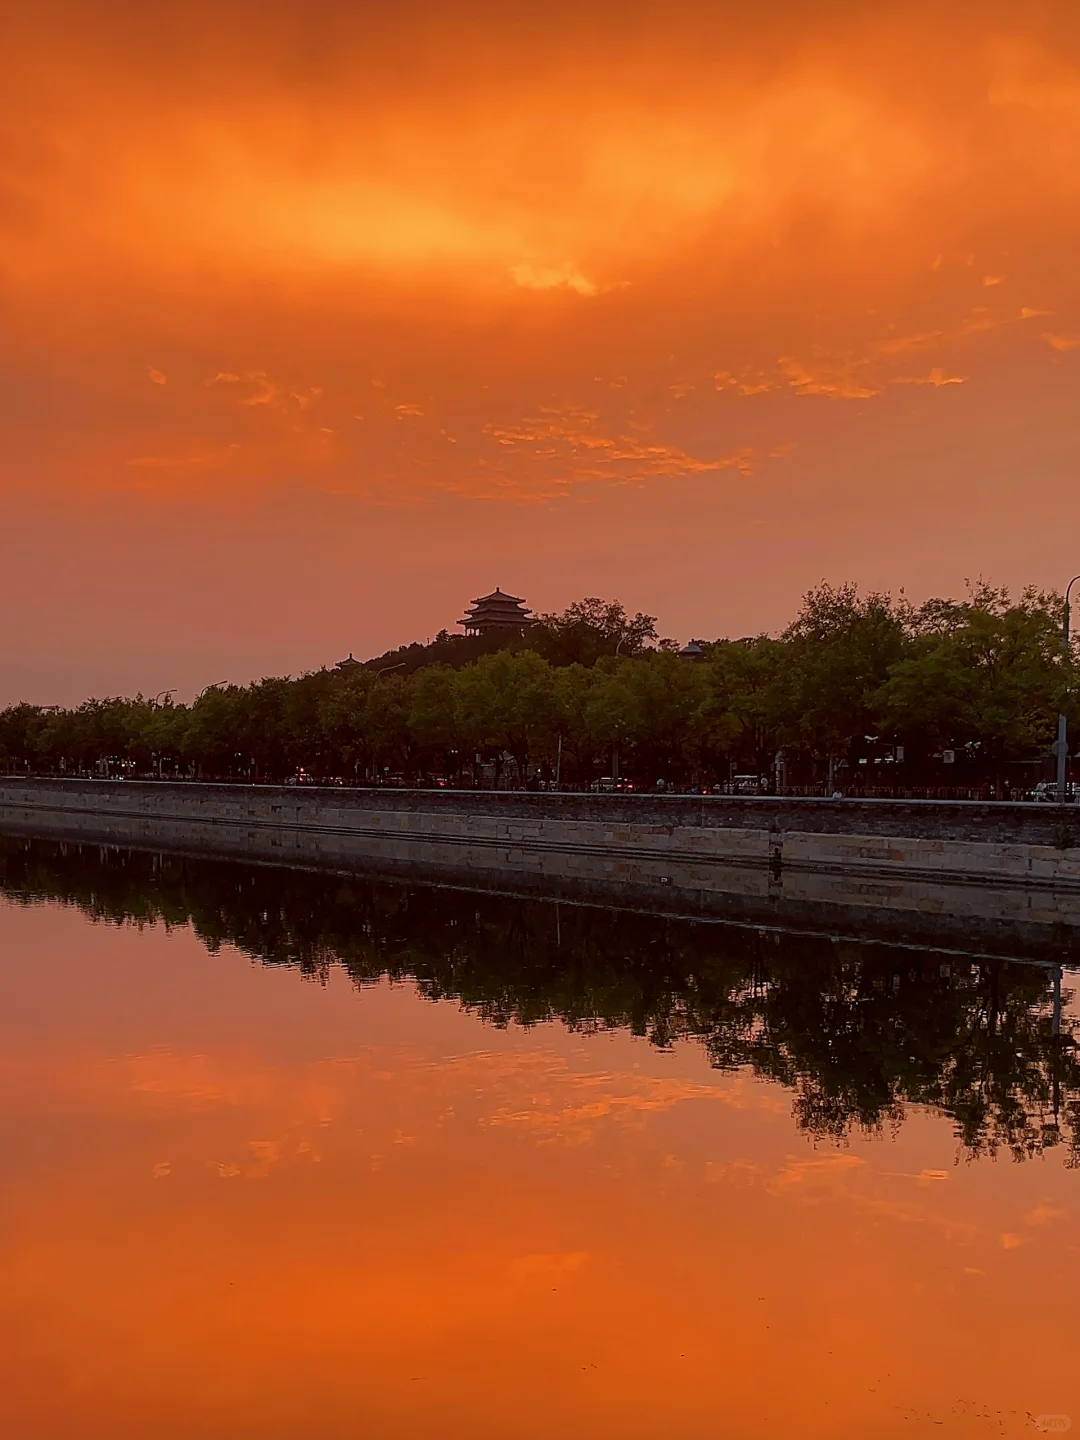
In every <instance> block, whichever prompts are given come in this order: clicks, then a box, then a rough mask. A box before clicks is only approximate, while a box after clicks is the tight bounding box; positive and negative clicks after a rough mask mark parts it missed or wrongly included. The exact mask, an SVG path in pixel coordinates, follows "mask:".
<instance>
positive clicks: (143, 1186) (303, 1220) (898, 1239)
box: [0, 840, 1080, 1440]
mask: <svg viewBox="0 0 1080 1440" xmlns="http://www.w3.org/2000/svg"><path fill="white" fill-rule="evenodd" d="M1072 989H1073V985H1072V980H1071V977H1070V976H1069V974H1068V973H1066V975H1065V981H1064V996H1063V1006H1062V1021H1061V1030H1062V1034H1061V1036H1059V1037H1055V1035H1054V1024H1053V985H1052V979H1051V976H1050V974H1049V972H1048V971H1046V970H1044V969H1039V968H1036V967H1032V966H1026V965H1011V964H1004V963H1000V964H999V963H988V962H982V963H977V962H975V961H972V960H969V959H966V958H964V957H962V956H956V955H952V956H946V955H943V954H942V953H938V952H934V951H929V950H926V951H913V950H903V949H891V948H888V947H883V946H880V945H865V946H862V945H858V944H852V943H843V944H840V943H831V942H828V941H822V940H809V939H805V938H798V937H777V936H771V935H764V934H758V933H756V932H752V931H743V930H728V929H726V928H724V927H717V926H711V925H700V926H693V925H690V924H688V923H686V922H675V921H661V920H649V919H643V918H642V917H635V916H620V915H618V914H615V913H609V912H604V911H601V910H588V909H581V908H577V907H570V906H566V905H560V906H556V905H554V904H544V903H541V902H537V901H518V900H510V899H500V898H495V897H490V896H487V897H485V896H476V895H472V894H466V893H463V892H452V891H440V890H426V889H424V888H421V887H414V888H407V887H404V886H400V885H396V884H392V883H388V882H367V881H364V880H361V879H356V880H340V879H335V878H327V877H320V876H315V875H303V874H293V873H289V872H275V871H272V870H266V869H256V868H251V869H249V868H246V867H244V866H239V865H223V864H216V863H211V862H195V861H190V860H188V861H184V860H179V859H167V858H162V857H154V856H147V855H138V854H128V853H124V852H111V853H108V854H102V853H101V852H99V851H98V850H96V849H94V848H89V847H88V848H83V849H78V848H75V847H69V848H67V849H66V850H63V849H60V848H58V847H56V846H54V845H44V844H39V845H33V844H30V845H28V844H27V843H25V842H23V841H15V840H4V841H0V1125H2V1131H3V1133H2V1154H3V1157H4V1181H5V1183H4V1185H3V1188H2V1191H0V1328H2V1336H0V1340H2V1343H0V1433H3V1434H4V1435H8V1436H12V1437H18V1440H38V1437H50V1440H51V1437H64V1440H67V1437H79V1440H99V1437H100V1440H106V1437H107V1440H127V1437H139V1440H143V1437H162V1440H173V1437H175V1440H181V1437H183V1440H191V1437H201V1436H217V1437H241V1436H242V1437H264V1436H265V1437H271V1436H272V1437H289V1440H293V1437H296V1440H300V1437H305V1440H306V1437H312V1440H322V1437H345V1436H350V1437H354V1436H355V1437H360V1436H364V1437H376V1440H382V1437H427V1436H444V1437H463V1440H464V1437H469V1440H488V1437H491V1440H495V1437H499V1440H502V1437H529V1440H532V1437H545V1440H546V1437H550V1436H551V1435H553V1434H560V1435H563V1436H568V1437H576V1436H586V1435H587V1436H591V1437H600V1440H606V1437H620V1440H626V1437H650V1440H651V1437H667V1436H685V1437H699V1436H700V1437H705V1436H708V1437H744V1436H745V1437H751V1436H755V1437H756V1436H764V1435H779V1436H799V1437H817V1436H822V1437H824V1436H829V1437H849V1436H850V1437H859V1440H863V1437H867V1436H883V1437H891V1436H901V1435H902V1436H907V1437H910V1436H920V1435H935V1436H938V1435H952V1436H973V1437H974V1436H998V1435H1005V1436H1014V1435H1015V1436H1019V1435H1033V1434H1037V1433H1040V1428H1041V1433H1054V1431H1053V1430H1049V1431H1048V1426H1050V1425H1056V1426H1057V1427H1058V1432H1057V1433H1060V1431H1061V1429H1063V1428H1064V1421H1063V1420H1061V1419H1057V1420H1054V1419H1053V1418H1052V1417H1063V1416H1071V1417H1072V1420H1073V1423H1074V1425H1076V1426H1077V1427H1078V1428H1080V1362H1078V1358H1077V1357H1078V1355H1080V1250H1078V1246H1077V1235H1078V1225H1080V1171H1078V1170H1077V1169H1076V1168H1073V1167H1074V1166H1075V1165H1076V1162H1077V1158H1078V1153H1080V1152H1078V1140H1077V1127H1078V1124H1080V1111H1078V1094H1080V1073H1078V1068H1077V1061H1076V1058H1075V1050H1074V1047H1073V1045H1072V1041H1071V1033H1072V1030H1073V1028H1074V1026H1075V1023H1076V1019H1075V1008H1074V1006H1073V1003H1072V998H1071V991H1072ZM1048 1417H1050V1418H1048Z"/></svg>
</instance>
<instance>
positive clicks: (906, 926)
mask: <svg viewBox="0 0 1080 1440" xmlns="http://www.w3.org/2000/svg"><path fill="white" fill-rule="evenodd" d="M393 798H394V801H395V802H396V803H394V804H393V805H389V806H386V805H384V804H383V801H384V792H371V791H366V792H365V791H355V792H350V791H343V790H331V789H327V790H318V791H316V790H296V789H291V788H286V787H282V788H271V787H254V788H248V787H243V788H242V787H231V786H202V785H168V784H166V785H156V784H131V783H126V782H79V781H69V782H39V781H31V782H26V781H12V780H10V779H8V780H2V781H0V829H2V830H4V831H6V832H7V833H22V834H34V835H42V836H50V837H53V838H69V839H80V840H87V841H93V842H104V843H111V844H115V845H123V846H135V847H137V848H142V849H162V850H170V851H177V852H186V853H198V854H211V855H220V856H228V857H233V858H237V859H241V858H243V859H249V860H256V861H262V862H264V863H265V862H269V863H274V864H284V865H301V866H314V867H318V868H323V867H326V868H331V869H352V870H359V869H365V870H383V871H388V872H397V873H401V872H408V873H411V874H422V875H427V876H429V877H430V878H433V879H437V880H444V881H448V882H450V883H458V884H466V885H476V886H480V887H487V888H496V889H510V890H531V891H539V892H543V893H551V894H560V895H565V896H567V897H578V898H587V899H597V900H602V901H606V902H607V903H616V904H619V905H630V906H636V907H640V908H645V909H649V910H653V911H659V912H666V913H675V912H678V913H693V914H699V915H703V916H706V915H708V916H717V917H719V916H726V917H728V918H733V917H734V918H745V919H747V920H750V921H760V922H764V923H777V922H780V923H786V922H790V923H795V924H803V925H805V924H819V925H822V926H824V927H826V928H835V927H837V926H838V925H841V924H842V925H843V926H850V925H856V926H861V927H862V928H865V927H866V926H867V925H871V926H875V927H877V928H884V929H886V930H887V931H888V932H889V934H890V935H895V933H896V930H897V926H900V928H902V929H903V930H904V931H905V933H908V932H910V933H911V935H912V936H913V937H916V938H917V936H919V935H922V936H923V937H924V938H931V937H933V938H935V939H938V940H941V939H943V938H947V937H948V936H955V937H958V938H959V939H961V940H964V941H970V942H971V944H972V945H974V946H977V945H978V944H980V943H984V942H985V943H987V944H989V943H990V941H994V942H995V946H994V947H993V948H1000V946H998V945H996V942H997V941H1001V942H1003V943H1005V944H1006V946H1007V947H1008V946H1011V947H1017V946H1019V947H1020V948H1029V947H1030V946H1031V945H1036V946H1037V947H1041V946H1043V945H1047V944H1052V945H1053V946H1054V947H1055V949H1056V952H1059V951H1060V950H1061V948H1062V946H1063V945H1067V943H1068V939H1067V932H1068V931H1070V930H1072V929H1073V928H1074V927H1078V926H1080V849H1067V850H1057V849H1054V848H1053V847H1052V846H1050V845H1046V844H1034V843H1030V842H1026V843H1025V842H1020V841H1016V840H1010V839H992V838H987V839H984V840H971V839H968V838H956V839H952V840H950V839H940V838H933V839H927V838H914V839H913V838H904V837H898V836H897V837H885V836H881V835H874V834H869V835H868V834H845V833H836V832H831V833H826V832H820V831H819V832H813V831H809V830H806V829H801V830H795V829H792V830H786V831H785V830H770V829H768V828H767V827H765V828H758V827H750V826H748V825H738V826H722V825H715V824H705V825H693V824H691V823H687V822H688V821H689V820H690V819H691V818H692V816H691V814H690V813H688V812H687V810H686V809H685V807H683V808H682V809H681V810H680V811H678V812H676V815H675V817H674V819H673V823H669V824H664V825H661V824H657V823H655V822H654V815H655V813H656V804H657V802H652V803H651V804H650V806H649V810H648V811H647V812H646V813H647V821H646V823H641V822H640V821H637V823H635V819H634V818H631V819H627V818H623V816H625V815H626V810H625V809H624V810H623V815H622V816H619V817H616V818H615V819H612V818H609V817H608V816H603V817H596V818H588V816H587V813H585V814H583V813H582V810H581V808H580V807H579V808H578V813H577V815H572V816H564V815H562V814H561V813H560V807H559V802H560V800H561V797H557V796H544V797H540V798H541V799H543V800H544V801H546V802H548V803H547V804H546V805H545V806H544V807H543V808H542V809H541V807H535V806H533V807H530V806H527V805H523V806H522V809H521V813H515V802H521V801H522V800H525V801H527V800H529V799H531V798H533V797H520V796H515V795H505V796H499V797H498V800H499V802H500V803H499V805H498V806H495V807H484V806H482V805H478V806H474V805H472V804H471V803H469V802H471V801H472V800H473V797H472V796H471V795H455V796H453V797H452V803H450V804H447V803H445V802H446V800H447V797H446V796H445V795H438V796H436V797H431V798H434V799H435V801H436V803H435V804H431V805H429V804H428V801H429V796H428V795H427V794H426V793H424V792H415V793H412V794H411V795H408V797H407V798H408V800H409V801H410V804H409V805H405V804H403V803H402V801H403V799H404V798H406V797H405V796H403V794H402V792H397V793H395V794H394V795H393ZM488 798H490V797H488ZM574 798H578V797H574ZM580 798H584V797H580ZM590 798H591V797H590ZM601 798H602V799H603V800H604V801H606V798H607V797H601ZM908 808H909V809H910V807H908ZM946 808H948V809H950V810H951V809H954V808H955V807H946ZM978 808H979V809H980V810H981V809H983V808H984V807H978ZM796 813H797V814H798V817H799V818H800V819H801V818H804V817H803V815H802V814H801V813H799V812H796ZM630 814H631V816H632V815H633V812H632V811H631V812H630ZM710 818H711V817H710ZM811 818H812V817H811ZM938 819H939V820H940V817H938ZM676 822H677V823H676ZM980 937H981V938H980Z"/></svg>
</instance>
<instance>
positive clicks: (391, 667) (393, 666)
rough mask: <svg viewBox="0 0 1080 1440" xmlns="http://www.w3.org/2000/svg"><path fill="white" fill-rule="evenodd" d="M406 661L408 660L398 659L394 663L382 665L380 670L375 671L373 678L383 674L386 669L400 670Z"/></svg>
mask: <svg viewBox="0 0 1080 1440" xmlns="http://www.w3.org/2000/svg"><path fill="white" fill-rule="evenodd" d="M407 663H408V662H407V661H405V660H399V661H398V663H397V664H396V665H384V666H383V667H382V669H381V670H376V671H375V675H374V677H373V678H374V679H375V680H377V679H378V678H379V676H380V675H385V674H386V672H387V671H388V670H402V669H404V667H405V665H406V664H407Z"/></svg>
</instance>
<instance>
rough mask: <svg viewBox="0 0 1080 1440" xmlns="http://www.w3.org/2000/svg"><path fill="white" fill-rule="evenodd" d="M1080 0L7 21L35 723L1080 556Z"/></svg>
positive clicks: (271, 1)
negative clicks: (454, 650) (654, 619)
mask: <svg viewBox="0 0 1080 1440" xmlns="http://www.w3.org/2000/svg"><path fill="white" fill-rule="evenodd" d="M1078 239H1080V11H1078V10H1077V8H1076V6H1075V4H1073V3H1071V0H1060V3H1042V4H1040V3H1037V0H1035V3H1030V0H1029V3H1026V4H1024V5H1022V6H1019V5H1016V4H1015V3H1010V4H998V3H993V0H988V3H975V0H968V3H966V4H958V3H949V0H935V3H933V4H924V3H921V0H903V3H895V0H878V3H873V4H869V3H861V4H857V3H850V0H848V3H845V0H835V3H828V0H824V3H814V4H809V3H794V0H791V3H783V0H763V3H759V4H756V5H746V4H738V5H736V4H729V3H724V0H714V3H710V4H705V3H699V4H679V3H667V4H663V5H660V4H644V3H639V0H621V3H618V4H615V3H608V4H600V3H587V0H586V3H575V4H564V3H563V0H554V3H546V4H544V5H539V4H536V5H513V4H506V3H503V4H494V3H492V4H467V3H464V4H463V3H447V0H444V3H441V4H434V3H423V0H399V3H396V4H394V5H392V6H376V5H369V4H363V3H357V0H352V3H346V0H305V3H303V4H301V3H299V0H258V3H255V0H212V3H211V0H188V3H185V4H184V5H179V4H165V3H161V0H8V3H7V4H6V5H5V7H4V12H3V19H2V20H0V307H2V310H0V313H2V347H0V380H2V388H0V424H2V436H3V444H2V448H0V505H2V510H0V518H2V526H3V556H4V563H3V566H2V567H0V584H2V586H3V606H2V611H0V613H2V617H3V619H2V627H3V628H2V635H0V702H7V701H11V700H17V699H20V698H26V699H33V700H37V701H41V702H45V703H49V702H69V701H74V700H77V699H79V698H81V697H82V696H83V695H84V694H87V693H98V694H101V693H105V692H114V691H133V690H135V689H142V690H143V691H145V692H148V693H153V692H155V691H158V690H160V689H162V688H164V687H168V686H175V687H177V688H178V691H179V694H180V695H181V697H183V696H186V695H190V694H191V693H192V692H193V691H195V690H197V689H199V688H200V687H201V686H202V685H205V684H209V683H212V682H215V681H218V680H221V679H225V678H228V679H230V680H234V681H242V680H247V679H250V678H253V677H257V676H258V675H260V674H263V673H280V672H293V673H295V672H297V671H301V670H304V669H309V668H312V667H314V666H317V665H319V664H321V663H332V662H333V661H335V660H336V659H338V658H340V656H341V655H343V654H344V653H345V652H346V651H347V650H353V651H355V652H356V653H357V654H370V653H373V652H377V651H379V650H381V649H384V648H385V647H387V646H389V645H391V644H396V643H399V642H401V641H404V640H409V639H412V638H425V637H427V636H430V635H433V634H434V633H435V631H437V630H438V629H439V628H440V627H442V626H444V625H446V626H453V623H454V622H455V621H456V620H457V618H458V616H459V615H460V614H461V613H462V608H461V607H462V604H463V602H465V601H467V600H468V599H469V598H470V597H472V596H474V595H477V594H480V593H482V592H484V591H486V590H489V589H491V588H493V587H494V586H495V585H496V584H500V585H502V586H503V588H505V589H510V590H512V591H514V592H515V593H517V594H521V595H525V596H526V597H527V599H528V601H529V603H530V604H531V605H533V606H534V607H536V608H538V609H552V608H557V607H561V606H562V605H565V604H566V603H567V602H568V601H570V600H571V599H574V598H576V597H578V596H580V595H583V594H600V595H605V596H618V597H619V598H621V599H622V600H623V601H624V602H625V603H626V604H627V605H628V606H629V607H630V608H633V609H638V608H641V609H646V610H649V611H650V612H653V613H655V614H657V615H658V616H659V620H660V629H661V633H663V634H668V635H672V636H675V637H678V638H681V639H686V638H687V637H689V636H690V635H700V636H713V635H717V634H735V635H739V634H745V633H748V632H751V631H756V630H761V629H768V628H772V629H775V628H777V627H778V626H780V625H781V624H783V623H784V621H785V620H786V619H787V618H788V617H789V616H790V615H791V613H792V611H793V609H794V608H795V606H796V605H797V603H798V599H799V596H800V594H801V593H802V591H804V590H805V589H806V588H807V587H808V586H809V585H811V584H813V583H815V582H816V581H817V580H819V579H821V578H822V577H828V578H830V579H833V580H843V579H854V580H857V581H859V582H860V583H862V584H864V585H874V586H881V587H888V588H891V589H893V590H897V589H899V588H900V587H901V586H903V587H905V588H906V589H907V592H908V593H909V594H910V595H911V596H912V597H913V598H916V599H919V598H922V597H923V596H925V595H926V594H928V593H942V592H944V593H954V594H955V593H959V592H962V590H963V586H964V581H965V578H966V577H975V576H979V575H982V576H984V577H986V578H988V579H992V580H995V581H998V582H1001V583H1008V584H1011V585H1020V584H1023V583H1025V582H1029V581H1030V582H1034V583H1037V584H1040V585H1055V586H1061V585H1063V584H1064V581H1065V580H1067V579H1068V578H1069V576H1071V575H1072V574H1073V573H1075V572H1076V571H1077V570H1080V536H1078V533H1077V532H1078V526H1077V521H1076V509H1077V503H1078V498H1080V497H1078V490H1077V476H1078V475H1080V405H1078V403H1077V400H1078V394H1077V382H1078V377H1080V286H1078V280H1077V263H1078V262H1077V249H1078Z"/></svg>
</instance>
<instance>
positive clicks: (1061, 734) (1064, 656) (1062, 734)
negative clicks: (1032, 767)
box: [1057, 575, 1080, 805]
mask: <svg viewBox="0 0 1080 1440" xmlns="http://www.w3.org/2000/svg"><path fill="white" fill-rule="evenodd" d="M1078 580H1080V575H1074V576H1073V578H1072V579H1071V580H1070V581H1069V583H1068V585H1067V586H1066V587H1065V614H1064V616H1063V618H1062V622H1061V661H1062V664H1063V665H1064V666H1066V667H1068V664H1069V596H1070V594H1071V593H1072V587H1073V586H1074V585H1075V584H1076V582H1077V581H1078ZM1068 729H1069V722H1068V721H1067V720H1066V719H1065V716H1064V715H1059V716H1058V733H1057V802H1058V804H1059V805H1064V804H1065V792H1066V780H1065V770H1066V765H1067V763H1068V759H1069V734H1068Z"/></svg>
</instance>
